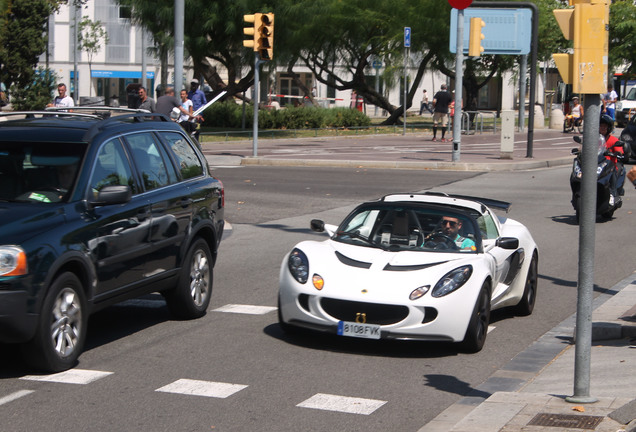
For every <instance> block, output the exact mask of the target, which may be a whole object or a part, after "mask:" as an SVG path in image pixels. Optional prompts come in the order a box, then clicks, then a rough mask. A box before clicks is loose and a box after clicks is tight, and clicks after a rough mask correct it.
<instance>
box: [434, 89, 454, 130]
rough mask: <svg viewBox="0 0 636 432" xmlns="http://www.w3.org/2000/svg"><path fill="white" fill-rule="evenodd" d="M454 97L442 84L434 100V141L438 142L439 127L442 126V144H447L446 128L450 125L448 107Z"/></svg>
mask: <svg viewBox="0 0 636 432" xmlns="http://www.w3.org/2000/svg"><path fill="white" fill-rule="evenodd" d="M452 99H453V96H452V95H451V94H450V93H449V92H448V91H447V90H446V84H442V88H441V90H440V91H438V92H437V93H435V97H434V98H433V141H437V125H438V124H439V123H440V122H441V124H442V142H446V138H444V135H446V126H447V125H448V106H449V105H450V103H451V101H452Z"/></svg>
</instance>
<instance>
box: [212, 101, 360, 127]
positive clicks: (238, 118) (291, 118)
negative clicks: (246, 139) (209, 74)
mask: <svg viewBox="0 0 636 432" xmlns="http://www.w3.org/2000/svg"><path fill="white" fill-rule="evenodd" d="M253 113H254V108H253V105H251V104H250V105H247V106H246V107H245V125H246V127H252V125H253V123H252V122H253V119H254V117H253ZM203 117H204V118H205V122H204V126H206V127H214V128H226V129H239V128H240V127H241V124H242V119H243V106H242V105H239V104H235V103H233V102H224V103H217V104H213V105H211V106H210V107H209V108H208V109H206V110H205V113H204V114H203ZM258 124H259V127H260V128H262V129H318V128H326V127H338V128H342V127H354V126H369V125H370V124H371V119H370V118H369V117H367V116H366V115H365V114H363V113H361V112H360V111H358V110H353V109H349V108H329V109H325V108H315V107H298V108H286V109H281V110H260V111H259V114H258Z"/></svg>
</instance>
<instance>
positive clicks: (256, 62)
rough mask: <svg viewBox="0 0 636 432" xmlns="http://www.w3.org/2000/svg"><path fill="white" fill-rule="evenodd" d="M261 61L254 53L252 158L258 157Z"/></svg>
mask: <svg viewBox="0 0 636 432" xmlns="http://www.w3.org/2000/svg"><path fill="white" fill-rule="evenodd" d="M262 63H265V62H264V61H262V60H261V59H260V57H259V55H258V53H257V52H255V53H254V97H253V98H252V102H253V103H254V125H253V126H254V131H253V134H252V149H253V151H252V154H253V156H254V157H257V156H258V90H259V75H260V73H259V69H260V66H261V64H262Z"/></svg>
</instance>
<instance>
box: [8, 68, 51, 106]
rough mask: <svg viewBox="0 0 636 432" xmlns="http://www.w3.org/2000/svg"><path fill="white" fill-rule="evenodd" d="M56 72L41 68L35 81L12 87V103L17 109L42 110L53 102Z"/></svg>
mask: <svg viewBox="0 0 636 432" xmlns="http://www.w3.org/2000/svg"><path fill="white" fill-rule="evenodd" d="M56 79H57V78H56V76H55V73H54V72H52V71H50V70H46V69H42V68H39V69H38V70H37V72H36V73H35V74H34V76H33V82H31V83H30V84H27V85H25V86H17V85H14V86H13V87H11V96H12V98H11V104H12V106H13V109H14V110H16V111H27V110H42V109H44V107H46V105H47V104H48V103H50V102H51V94H53V90H54V88H55V86H56V84H55V81H56Z"/></svg>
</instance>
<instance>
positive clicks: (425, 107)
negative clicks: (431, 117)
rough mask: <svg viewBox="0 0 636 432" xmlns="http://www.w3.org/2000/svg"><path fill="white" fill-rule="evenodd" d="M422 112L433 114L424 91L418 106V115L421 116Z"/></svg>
mask: <svg viewBox="0 0 636 432" xmlns="http://www.w3.org/2000/svg"><path fill="white" fill-rule="evenodd" d="M424 110H426V111H428V112H429V113H431V114H433V111H432V110H431V107H430V106H429V104H428V93H426V89H424V91H423V92H422V103H421V104H420V115H422V113H423V112H424Z"/></svg>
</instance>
